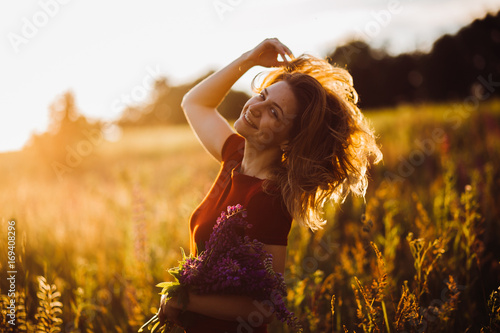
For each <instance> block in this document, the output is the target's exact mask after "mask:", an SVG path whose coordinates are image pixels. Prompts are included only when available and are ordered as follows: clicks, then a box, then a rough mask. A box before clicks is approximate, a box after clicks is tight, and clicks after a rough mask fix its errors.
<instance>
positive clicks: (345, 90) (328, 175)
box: [252, 55, 382, 230]
mask: <svg viewBox="0 0 500 333" xmlns="http://www.w3.org/2000/svg"><path fill="white" fill-rule="evenodd" d="M262 75H264V76H263V79H262V82H261V83H260V84H259V85H256V80H257V78H260V77H262ZM280 81H285V82H287V83H288V84H289V85H290V87H291V88H292V91H293V93H294V95H295V97H296V99H297V101H298V103H299V110H300V111H299V114H298V115H297V116H296V117H295V118H294V119H293V120H292V121H293V124H292V130H291V134H290V139H289V144H288V146H287V149H286V150H285V151H284V152H283V156H282V163H281V164H279V165H278V166H276V167H275V169H274V170H273V172H272V178H271V180H272V181H274V182H276V183H277V185H278V186H279V188H280V191H281V194H282V196H283V199H284V202H285V204H286V206H287V209H288V211H289V212H290V214H291V215H292V216H293V218H294V219H295V220H296V221H298V222H299V223H300V224H301V225H304V226H307V227H309V228H311V229H312V230H317V229H319V228H321V227H322V225H323V224H324V223H325V221H324V220H323V217H322V215H323V206H324V204H325V202H326V201H328V200H334V201H335V202H337V203H340V202H343V201H344V200H345V198H346V196H347V195H348V194H349V192H353V193H355V194H357V195H360V196H364V195H365V193H366V188H367V186H368V175H367V167H368V165H369V163H370V159H371V158H372V159H373V163H378V162H379V161H380V160H381V159H382V152H381V151H380V149H379V147H378V146H377V143H376V140H375V135H374V132H373V130H372V129H371V128H370V126H369V124H368V122H367V120H366V118H365V117H364V116H363V114H362V113H361V111H360V110H359V108H358V107H357V106H356V104H357V101H358V96H357V93H356V91H355V89H354V87H353V80H352V77H351V75H350V74H349V72H348V71H347V70H345V69H343V68H340V67H335V66H332V65H331V64H330V63H328V62H327V61H326V60H324V59H319V58H316V57H313V56H310V55H301V56H300V57H298V58H296V59H294V60H293V61H291V62H289V63H288V64H287V65H286V66H283V67H280V68H278V69H275V70H273V71H272V72H268V73H261V74H259V75H257V76H256V77H255V78H254V80H253V82H252V86H253V89H254V91H256V92H260V91H261V90H263V89H264V88H266V87H268V86H270V85H272V84H274V83H276V82H280ZM268 186H269V183H267V184H266V185H265V187H266V188H267V187H268Z"/></svg>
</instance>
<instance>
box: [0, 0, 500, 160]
mask: <svg viewBox="0 0 500 333" xmlns="http://www.w3.org/2000/svg"><path fill="white" fill-rule="evenodd" d="M498 10H500V0H474V1H472V0H349V1H341V0H308V1H306V0H286V1H285V0H280V1H278V0H252V1H250V0H189V1H169V0H143V1H131V0H106V1H97V0H85V1H83V0H37V1H32V0H24V1H14V0H10V1H2V2H1V3H0V152H5V151H12V150H18V149H21V148H22V147H23V145H25V144H26V142H27V141H28V139H29V137H30V136H31V135H32V134H33V133H40V132H43V131H45V130H46V129H47V126H48V120H49V107H50V105H51V104H52V103H54V102H55V101H56V100H57V99H58V98H59V97H60V96H61V95H62V94H63V93H65V92H67V91H72V92H73V93H74V95H75V99H76V104H77V106H78V108H79V111H80V112H81V113H82V114H83V115H85V116H87V117H90V118H93V119H104V120H112V119H116V118H117V117H119V116H120V112H121V111H122V110H123V108H124V107H125V106H126V105H133V104H138V103H141V102H144V101H145V100H146V99H147V98H148V96H149V95H148V94H149V92H150V91H151V84H152V82H154V80H155V78H158V77H161V76H164V77H167V78H168V80H169V82H170V83H171V84H181V83H186V82H190V81H193V80H195V79H197V78H198V77H200V76H201V75H203V74H205V73H206V72H207V71H209V70H211V69H219V68H221V67H223V66H224V65H225V64H227V63H229V62H231V61H232V60H233V59H235V58H237V57H238V56H239V55H241V54H242V53H244V52H245V51H247V50H249V49H251V48H252V47H254V46H255V45H257V44H258V43H259V42H260V41H262V40H263V39H264V38H268V37H277V38H279V39H280V40H281V41H282V42H283V43H284V44H286V45H287V46H288V47H289V48H290V49H291V50H292V51H293V52H294V54H296V55H298V54H301V53H310V54H313V55H316V56H321V57H324V56H326V55H327V53H329V52H331V51H333V50H334V49H335V46H336V45H341V44H342V43H343V42H346V41H348V40H350V39H352V38H353V37H357V38H362V39H364V40H365V41H367V42H368V43H370V44H372V45H374V46H376V47H382V46H384V47H386V48H387V49H388V50H389V51H390V52H391V53H393V54H398V53H401V52H408V51H413V50H416V49H419V50H423V51H428V50H429V49H430V47H431V46H432V43H433V42H434V41H435V40H436V39H437V38H439V36H441V35H443V34H445V33H455V32H456V31H458V30H459V29H460V28H461V27H462V26H465V25H467V24H469V23H470V22H471V21H472V20H474V19H475V18H482V17H484V16H485V15H486V13H487V12H492V13H496V12H497V11H498ZM261 70H262V68H254V69H252V70H250V71H249V72H248V73H247V74H245V75H244V76H243V77H242V78H241V79H240V80H239V81H238V82H237V83H236V85H235V88H236V89H238V90H244V91H247V92H249V91H250V89H249V87H250V82H251V79H252V77H253V76H254V75H255V74H257V73H258V72H259V71H261Z"/></svg>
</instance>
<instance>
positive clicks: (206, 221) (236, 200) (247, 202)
mask: <svg viewBox="0 0 500 333" xmlns="http://www.w3.org/2000/svg"><path fill="white" fill-rule="evenodd" d="M244 148H245V139H243V138H242V137H241V136H239V135H237V134H232V135H230V136H229V137H228V138H227V140H226V142H225V143H224V145H223V147H222V164H221V168H220V171H219V175H218V176H217V179H216V181H215V183H214V184H213V185H212V188H211V189H210V191H209V192H208V194H207V196H206V197H205V199H203V201H202V202H201V204H200V205H199V206H198V207H197V208H196V210H195V211H194V212H193V214H192V215H191V221H190V250H191V253H195V251H196V245H197V247H198V250H199V251H201V250H203V249H204V248H205V242H206V241H208V239H209V238H210V234H211V233H212V229H213V227H214V225H215V223H216V220H217V217H219V216H220V214H221V212H223V211H224V212H225V211H226V210H227V206H234V205H236V204H241V205H242V206H243V208H245V209H246V210H247V221H248V223H250V224H251V225H252V228H250V229H248V231H247V234H248V236H250V238H251V239H257V240H258V241H260V242H262V243H264V244H269V245H287V239H288V233H289V231H290V227H291V224H292V217H291V216H290V214H289V213H288V211H287V210H286V207H285V204H284V202H283V199H282V197H281V195H280V194H279V192H278V193H276V194H269V193H265V192H264V191H263V189H262V183H263V181H264V180H262V179H259V178H255V177H251V176H247V175H244V174H241V173H239V172H238V170H239V167H240V165H241V160H242V159H243V151H244Z"/></svg>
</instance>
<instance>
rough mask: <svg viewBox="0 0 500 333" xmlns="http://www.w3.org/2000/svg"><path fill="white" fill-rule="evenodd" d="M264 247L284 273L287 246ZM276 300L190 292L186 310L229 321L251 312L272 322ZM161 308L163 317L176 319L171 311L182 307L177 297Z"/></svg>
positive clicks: (267, 321)
mask: <svg viewBox="0 0 500 333" xmlns="http://www.w3.org/2000/svg"><path fill="white" fill-rule="evenodd" d="M264 249H265V250H266V251H268V252H269V253H270V254H272V256H273V268H274V270H275V271H276V272H279V273H281V274H283V273H284V270H285V259H286V246H281V245H264ZM270 298H272V297H270ZM274 301H275V300H273V299H269V300H263V301H256V300H254V299H252V298H251V297H248V296H239V295H196V294H193V293H190V294H189V304H188V306H187V308H186V310H189V311H192V312H196V313H199V314H202V315H205V316H208V317H212V318H216V319H221V320H229V321H239V320H244V321H246V320H247V318H249V317H250V316H251V314H256V315H258V316H261V317H262V318H263V323H270V322H271V321H272V320H273V319H274V315H273V311H272V307H273V302H274ZM161 308H162V317H163V318H165V317H166V318H167V319H170V320H174V321H175V320H176V318H175V315H174V316H172V317H170V316H169V313H175V314H178V312H176V311H175V310H180V309H181V307H180V305H179V304H177V300H176V299H171V300H170V301H168V302H167V303H162V306H161ZM259 314H260V315H259ZM169 317H170V318H169Z"/></svg>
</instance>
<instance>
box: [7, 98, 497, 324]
mask: <svg viewBox="0 0 500 333" xmlns="http://www.w3.org/2000/svg"><path fill="white" fill-rule="evenodd" d="M368 116H369V118H370V119H371V120H372V122H373V125H374V127H375V129H376V131H377V133H378V135H379V136H380V139H379V142H380V144H381V146H382V151H383V153H384V161H383V163H381V164H380V165H378V166H376V167H374V168H373V169H372V170H371V175H372V180H371V183H370V186H369V190H368V193H367V196H366V202H364V201H363V200H362V199H359V198H350V199H348V200H347V201H346V202H345V203H344V204H343V205H342V206H341V207H340V208H339V207H333V206H328V207H327V209H326V218H327V219H328V223H327V226H326V227H325V228H324V229H323V230H321V231H319V232H317V233H314V234H313V233H311V232H310V231H308V230H305V229H302V228H300V227H298V226H294V227H293V228H292V231H291V234H290V237H289V251H288V260H287V273H286V281H287V283H288V286H289V295H288V296H289V297H288V301H289V307H290V308H291V309H292V310H293V311H294V312H295V313H296V315H297V316H298V317H299V318H300V320H301V322H302V324H303V326H304V331H305V332H344V330H347V331H349V332H353V331H356V332H404V331H406V332H462V331H467V330H468V331H469V332H478V331H480V330H483V332H494V331H496V330H498V329H500V326H499V325H500V295H499V292H500V291H498V289H497V288H499V286H500V265H499V260H500V243H499V242H498V239H500V227H499V221H500V208H499V207H500V205H499V203H500V201H499V199H498V198H499V197H500V102H499V101H489V102H487V103H484V104H481V105H480V106H479V107H474V108H473V107H471V106H470V105H468V106H467V107H466V106H464V105H462V104H454V105H452V104H448V105H422V106H412V105H409V106H402V107H400V108H398V109H394V110H377V111H372V112H369V113H368ZM62 147H64V145H63V146H62ZM73 148H75V147H73ZM80 148H82V147H80ZM87 148H88V149H87V150H86V152H88V154H87V153H86V156H83V157H82V158H81V160H80V161H78V163H74V164H75V165H74V166H73V167H68V168H67V169H64V170H65V171H64V172H63V173H61V172H59V175H58V174H57V173H56V172H55V171H54V168H53V165H51V163H52V162H54V161H53V160H50V159H47V158H44V157H43V156H40V155H37V154H36V152H33V151H29V150H26V151H22V152H15V153H6V154H1V155H0V184H1V185H0V186H1V189H0V224H1V226H0V237H1V239H2V240H1V242H0V244H1V245H0V253H1V254H0V258H1V261H0V266H1V271H2V279H1V281H0V294H1V295H0V302H1V303H2V306H1V318H0V330H1V331H2V332H4V331H5V332H14V331H20V332H21V331H28V332H31V331H35V330H39V331H43V332H49V331H51V332H56V331H57V329H60V330H61V331H62V332H106V331H108V332H134V331H137V329H138V327H140V325H141V324H142V323H143V322H144V321H145V320H146V319H147V318H149V317H150V316H151V314H152V313H153V312H154V311H155V310H156V307H157V305H158V302H159V296H158V295H157V294H158V292H159V288H157V287H155V284H156V283H159V282H161V281H165V280H168V279H169V275H168V273H167V272H166V269H167V268H170V267H173V266H175V265H176V264H177V260H178V259H179V258H180V250H179V248H180V247H183V248H185V249H187V248H188V244H189V243H188V218H189V216H190V214H191V212H192V211H193V209H194V208H195V207H196V205H197V204H198V203H199V202H200V201H201V199H202V198H203V196H204V194H205V193H206V192H207V191H208V189H209V187H210V185H211V183H212V181H213V179H214V177H215V176H216V174H217V171H218V164H217V163H216V161H215V160H213V159H212V158H211V157H209V155H208V154H207V153H205V152H204V150H203V149H202V148H201V146H200V145H199V144H198V142H197V140H196V138H195V137H194V135H193V134H192V133H191V132H190V130H189V128H187V127H186V126H177V127H153V128H136V129H126V130H124V131H123V133H122V136H121V139H120V140H118V141H115V142H108V141H102V140H98V141H96V142H91V143H90V146H88V147H87ZM67 154H68V153H67V150H64V148H63V150H62V154H61V155H60V156H61V157H60V158H61V159H60V160H59V162H61V163H63V164H64V161H65V158H67ZM66 164H67V163H66ZM9 221H15V242H16V247H15V256H16V259H15V268H16V271H17V273H16V276H15V289H16V296H15V300H16V323H17V325H16V326H15V328H14V327H13V326H12V325H9V324H8V320H9V317H7V314H8V313H9V312H8V309H7V305H8V302H9V300H10V298H9V296H8V292H9V288H10V284H9V281H8V280H7V279H6V278H5V276H6V275H7V273H6V272H7V271H8V270H9V268H8V266H7V253H8V248H7V244H8V242H7V241H6V240H7V239H8V238H7V237H8V235H7V232H8V226H9V224H8V223H9ZM51 329H52V330H51ZM270 331H271V332H287V328H286V327H284V326H283V325H281V324H280V323H279V322H274V323H273V324H272V325H271V326H270Z"/></svg>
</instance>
